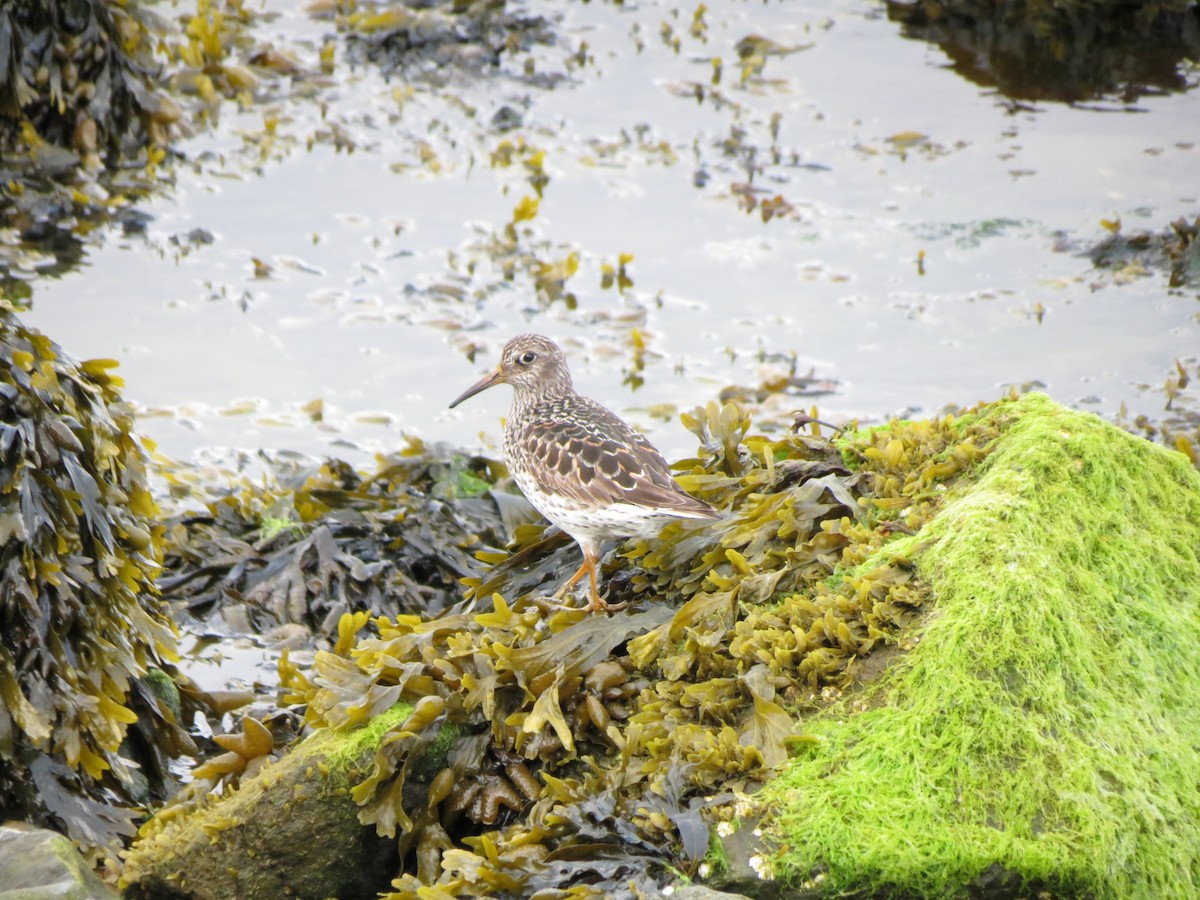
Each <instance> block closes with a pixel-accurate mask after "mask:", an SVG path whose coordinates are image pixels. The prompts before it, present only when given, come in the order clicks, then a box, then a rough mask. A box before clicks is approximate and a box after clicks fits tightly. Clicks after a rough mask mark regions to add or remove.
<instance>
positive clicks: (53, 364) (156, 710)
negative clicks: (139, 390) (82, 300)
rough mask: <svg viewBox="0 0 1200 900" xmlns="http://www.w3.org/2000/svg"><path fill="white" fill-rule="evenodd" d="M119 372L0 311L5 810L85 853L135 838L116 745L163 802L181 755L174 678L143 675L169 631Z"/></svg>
mask: <svg viewBox="0 0 1200 900" xmlns="http://www.w3.org/2000/svg"><path fill="white" fill-rule="evenodd" d="M114 365H115V363H113V362H112V361H110V360H90V361H87V362H83V363H77V362H75V361H74V360H72V359H71V358H70V357H68V356H67V355H66V354H65V353H64V352H63V351H62V350H61V348H59V347H58V346H57V345H56V344H55V343H54V342H53V341H51V340H50V339H49V338H47V337H46V336H44V335H42V334H40V333H38V332H36V331H34V330H32V329H29V328H26V327H25V326H24V325H23V324H22V323H21V322H20V321H19V320H18V319H17V317H16V316H15V315H13V314H12V313H10V312H8V311H5V310H0V448H2V449H3V453H2V454H0V456H2V459H3V462H2V463H0V537H2V538H3V540H2V541H0V545H2V547H3V550H2V552H0V596H3V598H4V599H3V604H2V605H0V608H2V610H3V620H2V627H0V697H2V700H3V702H0V736H2V739H0V808H4V809H6V810H8V811H10V812H11V811H14V810H20V811H22V812H23V813H24V814H25V815H27V816H28V817H30V818H34V819H42V820H50V821H55V822H57V823H59V824H60V825H61V826H65V828H66V830H67V833H68V834H70V835H71V836H72V837H73V838H75V839H77V840H79V841H80V842H82V843H83V844H85V845H88V846H94V847H105V846H112V845H113V844H114V843H115V841H116V840H117V838H118V837H119V836H122V835H129V834H132V833H133V829H132V827H131V825H130V822H131V820H132V818H133V814H132V813H131V812H130V811H129V810H127V809H125V808H124V807H123V805H122V804H128V803H130V802H132V801H133V800H134V799H135V798H134V797H133V796H132V791H133V787H132V786H133V784H134V779H133V778H132V777H131V772H132V770H133V769H134V768H136V767H134V766H131V765H130V764H129V763H130V761H131V758H130V757H131V756H132V755H135V754H134V751H133V750H132V749H125V748H123V747H122V743H123V742H124V741H126V739H127V738H131V737H134V736H136V738H137V744H138V746H140V747H141V748H142V749H143V750H144V751H146V752H145V755H144V756H139V759H138V760H137V762H138V764H139V765H140V766H141V769H142V772H143V774H144V775H145V776H146V779H147V781H148V783H149V786H150V787H151V788H152V789H153V790H154V791H155V793H157V794H159V795H161V792H162V788H163V784H164V780H167V779H169V775H168V773H167V771H166V764H167V760H168V758H169V757H172V756H177V755H179V753H180V752H181V751H183V750H186V749H188V748H189V747H190V741H189V740H188V738H187V736H186V734H184V733H183V732H182V731H181V730H180V729H179V727H178V725H177V724H176V723H177V714H178V711H177V710H175V711H173V710H172V705H173V704H172V696H171V693H172V692H171V690H170V684H169V679H166V678H165V677H164V678H162V681H163V682H164V683H163V684H161V685H160V684H159V683H158V682H157V681H155V680H153V679H151V680H147V679H146V676H147V675H148V673H149V672H150V671H151V669H152V667H156V666H160V665H162V664H163V662H164V661H170V660H172V659H173V658H174V654H175V631H174V627H173V626H172V624H171V622H170V620H169V619H168V618H167V616H166V615H165V611H164V609H163V606H162V604H161V602H160V600H159V597H158V593H157V590H156V588H155V584H154V579H155V577H156V576H157V574H158V571H159V568H160V564H161V559H162V557H161V550H160V543H159V542H160V537H161V529H160V528H159V527H158V526H157V525H155V524H154V519H155V516H156V514H157V507H156V505H155V502H154V500H153V499H152V498H151V495H150V489H149V486H148V484H147V480H146V455H145V453H144V451H143V449H142V447H141V445H140V443H139V442H138V440H137V438H136V437H135V436H134V435H133V434H132V432H131V427H132V415H131V410H130V408H129V407H128V406H126V405H125V404H124V403H123V402H121V400H120V398H119V395H118V391H117V388H118V387H119V385H120V379H118V378H117V377H116V376H115V375H113V374H111V372H110V369H111V368H112V367H113V366H114ZM160 688H162V689H161V690H160ZM138 799H143V800H144V799H147V798H146V797H142V798H138Z"/></svg>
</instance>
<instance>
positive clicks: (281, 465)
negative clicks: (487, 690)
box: [159, 441, 524, 636]
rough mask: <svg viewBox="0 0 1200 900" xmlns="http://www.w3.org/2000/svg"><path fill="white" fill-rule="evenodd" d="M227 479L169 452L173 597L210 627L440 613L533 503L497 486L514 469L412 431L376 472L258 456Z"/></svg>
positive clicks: (163, 584)
mask: <svg viewBox="0 0 1200 900" xmlns="http://www.w3.org/2000/svg"><path fill="white" fill-rule="evenodd" d="M253 466H254V467H255V468H256V469H257V470H258V472H257V474H256V475H255V476H254V477H251V476H250V475H247V474H245V472H242V473H237V472H226V473H224V476H223V477H224V481H223V483H218V482H216V481H215V480H214V479H212V478H208V477H203V476H202V475H201V474H200V473H198V472H197V471H196V470H195V469H193V468H191V467H187V466H179V465H175V464H172V463H170V462H169V461H162V463H161V465H160V467H159V471H160V472H161V474H162V476H163V478H164V479H165V480H166V483H167V494H168V496H167V497H166V498H164V500H163V503H164V506H165V507H166V516H165V518H164V525H165V531H164V560H163V564H164V574H163V576H162V578H161V579H160V580H159V586H160V589H161V590H162V593H163V597H164V598H165V599H166V600H168V601H169V602H170V603H171V604H172V605H173V606H176V607H177V608H178V609H179V610H180V611H181V613H182V614H183V615H184V616H186V618H187V619H190V620H191V622H192V623H193V624H194V625H196V626H204V625H206V624H214V625H219V627H218V628H217V631H218V633H228V632H229V631H231V630H232V631H233V632H235V633H242V634H258V635H261V634H269V633H270V632H272V631H274V630H276V629H279V628H280V627H281V626H289V625H290V626H296V625H299V626H302V627H303V628H304V629H306V630H307V631H309V632H310V633H313V634H315V635H323V636H331V635H336V634H337V624H338V621H339V619H340V618H341V617H342V616H343V615H345V614H347V613H359V612H364V611H371V612H375V613H378V614H381V615H389V616H394V615H400V614H411V613H417V614H424V615H428V616H433V615H437V614H438V613H441V612H442V611H443V610H445V609H446V608H447V607H449V606H451V605H452V604H453V603H455V602H457V601H458V599H459V593H460V589H459V586H458V582H459V580H460V579H462V578H465V577H469V576H473V575H476V574H477V572H478V568H479V563H478V561H477V560H476V559H475V556H474V554H475V553H476V552H477V551H478V550H479V549H480V547H481V545H491V546H504V545H505V544H506V543H507V542H508V541H509V539H510V537H511V535H510V531H511V529H513V528H515V527H516V522H517V521H519V520H520V519H521V517H522V516H523V515H524V513H523V511H522V508H523V501H521V500H520V499H519V498H516V497H513V498H511V500H509V499H508V498H501V499H499V500H494V499H492V498H491V497H489V492H490V491H491V489H492V483H493V482H495V481H496V480H497V479H498V478H499V477H501V476H502V475H503V474H504V472H505V469H504V467H503V465H501V464H498V463H489V462H488V461H486V460H483V459H480V458H475V459H468V458H465V457H463V456H462V455H461V454H454V453H451V452H450V451H448V450H446V449H445V448H441V447H427V446H426V445H424V444H422V443H421V442H419V441H412V442H410V443H409V445H408V446H407V448H406V449H405V450H403V451H401V452H400V453H398V454H396V455H393V456H389V457H385V458H381V460H380V464H379V468H378V470H377V471H376V472H374V473H373V474H370V475H366V474H363V473H360V472H358V471H356V470H355V469H353V468H352V467H351V466H349V465H347V464H346V463H343V462H339V461H335V460H325V461H311V460H298V459H295V458H287V457H278V458H273V459H271V458H267V457H266V456H259V457H257V458H256V459H254V460H253Z"/></svg>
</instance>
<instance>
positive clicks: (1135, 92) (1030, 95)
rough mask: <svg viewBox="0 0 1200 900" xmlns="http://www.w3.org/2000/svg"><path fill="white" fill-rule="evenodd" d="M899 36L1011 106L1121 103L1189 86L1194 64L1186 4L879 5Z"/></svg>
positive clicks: (1191, 8)
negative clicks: (933, 51)
mask: <svg viewBox="0 0 1200 900" xmlns="http://www.w3.org/2000/svg"><path fill="white" fill-rule="evenodd" d="M887 10H888V18H889V19H891V20H893V21H896V22H900V23H901V24H902V26H903V34H904V36H905V37H908V38H912V39H916V40H924V41H930V42H933V43H936V44H937V45H938V46H939V47H941V48H942V50H943V51H945V53H946V54H947V55H948V56H949V57H950V58H951V60H953V65H954V69H955V71H957V72H958V73H959V74H960V75H962V76H963V77H964V78H967V79H969V80H970V81H972V82H974V83H975V84H979V85H982V86H985V87H995V88H996V89H998V90H999V91H1000V92H1001V93H1002V94H1004V95H1005V96H1006V97H1009V98H1011V99H1012V100H1015V101H1022V100H1024V101H1030V100H1032V101H1043V100H1049V101H1057V102H1062V103H1080V102H1086V101H1093V100H1097V99H1103V98H1113V99H1116V100H1117V101H1119V102H1121V103H1125V104H1131V103H1135V102H1136V101H1137V100H1138V98H1139V97H1142V96H1145V95H1147V94H1151V95H1153V94H1157V93H1161V92H1164V91H1169V92H1182V91H1186V90H1188V89H1189V88H1190V87H1192V86H1193V84H1192V82H1191V81H1190V80H1189V78H1188V76H1187V74H1186V62H1185V61H1186V60H1194V59H1196V58H1197V57H1200V19H1198V18H1197V15H1196V6H1195V4H1194V3H1191V2H1189V0H1167V2H1162V3H1157V2H1156V3H1124V2H1120V0H1092V2H1090V3H1086V4H1061V3H1053V2H1045V0H1027V2H1024V3H994V2H991V0H959V2H956V3H949V4H947V3H941V2H939V0H889V2H888V3H887Z"/></svg>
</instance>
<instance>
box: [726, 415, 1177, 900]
mask: <svg viewBox="0 0 1200 900" xmlns="http://www.w3.org/2000/svg"><path fill="white" fill-rule="evenodd" d="M1013 411H1014V412H1015V413H1017V416H1016V418H1015V419H1014V420H1013V421H1012V423H1011V425H1009V426H1008V427H1007V429H1006V430H1005V433H1004V436H1003V438H1002V439H1001V440H1000V441H999V442H998V443H997V444H996V447H995V449H994V451H993V452H992V454H991V455H990V456H989V457H987V459H986V460H985V461H983V462H982V464H981V466H980V468H979V474H978V477H977V478H973V479H969V480H967V481H966V482H964V483H963V485H962V487H961V488H960V489H959V490H958V491H957V492H956V494H955V496H954V497H952V498H951V499H950V500H949V501H948V502H947V503H946V504H945V505H944V507H943V508H942V510H941V512H940V513H939V514H938V515H936V516H935V517H934V518H933V519H932V520H931V521H930V522H929V523H928V524H927V525H926V526H925V527H924V528H923V529H921V530H920V531H919V532H918V533H917V534H916V535H914V536H912V537H904V538H898V539H897V540H896V541H895V542H894V543H893V544H892V545H890V546H889V547H887V548H886V552H887V553H888V554H892V555H894V554H904V555H907V556H908V558H909V559H910V560H911V561H912V564H913V566H914V568H915V573H916V575H917V576H918V577H919V578H921V579H922V580H924V582H925V583H926V584H927V585H928V589H929V591H930V593H931V595H932V597H933V598H934V602H935V603H936V610H937V614H936V615H935V616H932V617H929V618H928V619H927V620H925V621H924V623H923V624H922V625H921V627H920V628H919V632H918V634H917V635H916V636H915V637H914V646H913V647H912V649H911V650H910V652H908V653H907V654H906V655H905V656H904V657H903V658H902V659H901V660H900V661H899V662H898V664H897V665H895V666H894V667H892V668H891V669H890V671H889V672H887V673H886V674H885V677H884V679H883V680H882V681H881V682H880V683H879V684H878V685H877V686H876V687H875V688H874V689H873V690H872V691H870V692H869V694H867V695H865V696H860V697H858V698H854V699H853V700H847V701H846V702H843V703H839V704H837V705H835V706H833V707H831V708H829V709H828V710H825V711H823V712H820V713H818V714H817V715H814V716H812V717H810V718H809V719H807V720H806V722H805V728H806V731H807V733H808V735H809V736H810V738H811V740H810V741H808V742H806V743H804V744H802V745H798V746H797V747H796V750H795V758H794V759H793V760H792V761H791V762H790V763H789V764H788V766H787V767H786V768H785V770H784V772H783V774H782V775H781V776H780V777H779V778H778V779H777V780H775V781H773V782H772V783H771V784H769V785H768V786H767V788H766V789H765V790H764V791H763V792H762V794H761V795H760V796H759V798H758V802H757V803H756V804H755V806H756V807H757V811H758V812H759V813H761V814H764V815H765V817H766V818H765V822H764V825H763V828H764V831H765V833H766V834H767V836H768V837H769V838H771V839H772V843H771V844H770V845H768V846H767V847H762V846H760V847H759V848H757V849H756V850H753V851H751V853H750V855H751V856H754V857H755V858H756V861H757V865H758V871H759V873H760V874H773V875H774V877H775V878H776V879H778V882H777V883H778V884H779V885H780V887H781V888H783V892H784V893H786V895H787V896H846V895H863V894H871V895H873V894H884V895H888V896H893V895H902V896H938V897H952V896H966V895H969V894H970V893H971V892H974V894H975V895H986V896H1032V895H1035V894H1037V893H1038V892H1039V891H1043V890H1045V891H1049V892H1051V893H1053V894H1055V895H1056V896H1087V897H1097V898H1105V897H1112V898H1116V897H1135V896H1141V897H1191V896H1196V895H1197V892H1198V891H1200V794H1197V792H1196V773H1197V772H1198V771H1200V749H1198V744H1197V718H1196V710H1197V709H1200V655H1197V653H1196V647H1197V646H1200V474H1198V473H1197V472H1196V470H1195V469H1194V468H1193V467H1192V466H1191V464H1190V461H1189V460H1188V459H1187V457H1186V456H1184V455H1183V454H1182V453H1177V452H1173V451H1170V450H1166V449H1164V448H1162V447H1159V446H1156V445H1154V444H1151V443H1149V442H1147V441H1144V440H1141V439H1138V438H1136V437H1133V436H1131V435H1129V434H1126V433H1124V432H1122V431H1121V430H1120V429H1118V428H1115V427H1113V426H1111V425H1108V424H1106V423H1104V422H1103V421H1102V420H1100V419H1099V418H1097V417H1096V416H1094V415H1089V414H1083V413H1077V412H1072V411H1069V410H1067V409H1065V408H1063V407H1061V406H1059V405H1057V404H1055V403H1053V402H1052V401H1050V400H1049V399H1047V398H1046V397H1044V396H1041V395H1029V396H1026V397H1024V398H1022V399H1021V400H1020V401H1019V402H1018V403H1017V404H1015V406H1014V409H1013ZM917 637H919V640H916V638H917ZM771 847H774V848H776V849H773V850H772V849H770V848H771ZM741 886H742V887H743V888H744V889H747V890H750V888H746V885H745V883H744V882H743V883H742V885H741ZM754 890H755V891H756V892H757V891H759V890H761V887H756V888H754Z"/></svg>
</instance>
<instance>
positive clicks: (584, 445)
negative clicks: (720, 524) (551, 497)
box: [523, 402, 718, 518]
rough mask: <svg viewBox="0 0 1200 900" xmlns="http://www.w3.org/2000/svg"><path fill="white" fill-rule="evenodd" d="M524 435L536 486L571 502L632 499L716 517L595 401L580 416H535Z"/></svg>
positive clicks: (651, 447)
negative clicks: (535, 465)
mask: <svg viewBox="0 0 1200 900" xmlns="http://www.w3.org/2000/svg"><path fill="white" fill-rule="evenodd" d="M524 437H525V446H524V448H523V449H524V451H525V452H527V453H528V454H529V455H530V457H532V458H534V459H536V461H537V463H536V464H537V468H538V481H539V482H540V483H541V486H542V488H543V489H545V490H547V491H551V492H553V493H556V494H560V495H562V496H564V497H567V498H569V499H571V500H573V501H574V502H576V503H579V504H581V505H593V504H597V505H607V504H610V503H635V504H637V505H639V506H645V507H647V508H650V509H658V510H661V511H663V512H665V513H672V514H676V515H683V516H694V517H701V518H716V517H717V516H718V513H717V512H716V510H714V509H713V508H712V507H710V506H709V505H708V504H707V503H704V502H702V501H700V500H697V499H696V498H695V497H693V496H691V495H690V494H688V493H686V492H685V491H684V490H683V489H682V488H681V487H679V485H678V484H676V482H675V479H674V478H672V477H671V471H670V469H669V468H668V466H667V462H666V460H664V459H663V458H662V455H661V454H660V453H659V452H658V450H657V449H655V447H654V445H653V444H651V443H650V442H649V441H648V440H646V438H645V437H643V436H642V435H641V434H639V433H638V432H636V431H634V430H633V429H632V428H630V427H629V426H628V425H627V424H625V422H623V421H621V419H619V418H618V417H617V416H615V415H614V414H613V413H611V412H609V411H608V410H607V409H605V408H604V407H602V406H600V405H599V404H592V403H591V402H589V403H588V408H587V409H586V415H571V416H563V415H561V414H558V415H552V416H547V417H545V418H543V419H540V420H538V421H535V422H533V423H531V424H530V425H529V426H528V428H527V430H526V433H525V436H524Z"/></svg>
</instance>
